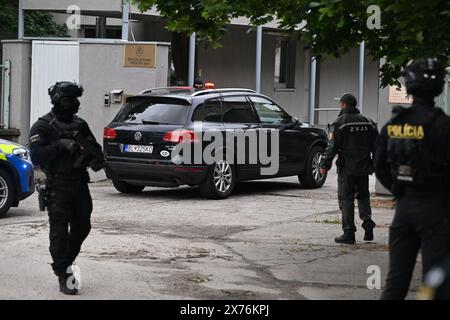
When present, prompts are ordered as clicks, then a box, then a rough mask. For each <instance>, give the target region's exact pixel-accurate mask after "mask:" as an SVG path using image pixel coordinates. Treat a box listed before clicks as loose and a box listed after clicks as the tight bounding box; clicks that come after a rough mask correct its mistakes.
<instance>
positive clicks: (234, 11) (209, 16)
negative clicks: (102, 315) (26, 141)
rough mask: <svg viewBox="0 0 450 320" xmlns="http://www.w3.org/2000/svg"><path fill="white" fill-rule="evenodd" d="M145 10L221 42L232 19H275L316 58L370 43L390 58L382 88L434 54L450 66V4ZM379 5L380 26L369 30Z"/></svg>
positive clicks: (194, 2) (363, 1) (252, 1)
mask: <svg viewBox="0 0 450 320" xmlns="http://www.w3.org/2000/svg"><path fill="white" fill-rule="evenodd" d="M133 1H134V2H135V3H136V4H137V5H138V6H139V8H140V9H141V10H142V11H145V10H148V9H149V8H151V7H152V6H156V7H157V9H158V10H159V11H160V13H161V14H162V15H163V16H164V17H166V18H167V19H168V29H169V30H172V31H178V32H184V33H187V34H191V33H192V32H197V34H198V35H199V36H200V37H201V38H203V39H207V40H209V41H211V42H212V43H218V41H219V40H220V38H221V37H222V35H223V33H224V32H225V31H224V30H225V27H226V25H227V24H228V23H229V22H230V20H231V19H232V18H235V17H239V16H242V17H248V18H250V20H251V21H252V23H253V24H254V25H259V24H262V23H265V22H268V21H271V20H273V19H276V20H277V21H279V24H280V29H282V30H284V31H285V32H286V33H288V34H290V35H292V36H293V37H296V38H299V39H302V40H304V41H305V42H306V44H307V46H308V47H309V48H310V49H311V50H312V52H313V53H314V54H315V55H321V56H324V57H326V56H334V57H339V56H342V55H343V54H345V53H347V52H348V51H349V50H351V49H352V48H355V47H357V46H358V45H359V43H360V42H361V41H365V44H366V48H367V49H369V53H370V55H371V57H372V58H373V59H374V60H378V59H381V58H384V59H386V63H385V64H384V65H383V67H382V69H381V80H382V81H381V84H382V85H383V86H386V85H388V84H393V83H396V81H397V80H396V79H398V78H399V76H400V71H401V66H403V65H404V64H405V63H406V62H407V61H409V60H410V59H413V58H418V57H424V56H433V57H438V58H439V59H440V60H442V61H443V62H444V63H445V64H447V65H448V64H449V63H450V32H449V30H450V1H448V0H414V1H411V0H396V1H392V0H322V1H309V0H264V1H260V0H133ZM373 5H375V6H377V7H375V8H379V9H380V13H381V16H380V18H381V25H380V28H369V27H368V24H367V22H368V19H371V18H372V17H373V16H372V15H373V12H368V8H369V6H373Z"/></svg>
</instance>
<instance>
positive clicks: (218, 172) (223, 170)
mask: <svg viewBox="0 0 450 320" xmlns="http://www.w3.org/2000/svg"><path fill="white" fill-rule="evenodd" d="M232 182H233V172H232V171H231V165H230V164H229V163H228V162H227V161H225V160H221V161H219V162H217V163H216V165H215V168H214V185H215V186H216V188H217V190H218V191H220V192H222V193H225V192H227V191H228V189H230V187H231V184H232Z"/></svg>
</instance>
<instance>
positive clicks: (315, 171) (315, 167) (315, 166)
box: [311, 152, 324, 183]
mask: <svg viewBox="0 0 450 320" xmlns="http://www.w3.org/2000/svg"><path fill="white" fill-rule="evenodd" d="M322 156H323V154H322V152H316V154H315V155H314V157H313V159H312V165H311V168H312V176H313V178H314V180H315V181H316V183H320V182H321V181H322V180H323V179H324V176H323V175H322V174H321V173H320V161H322Z"/></svg>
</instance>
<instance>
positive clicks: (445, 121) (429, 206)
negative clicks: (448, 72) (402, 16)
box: [375, 59, 450, 299]
mask: <svg viewBox="0 0 450 320" xmlns="http://www.w3.org/2000/svg"><path fill="white" fill-rule="evenodd" d="M403 76H404V78H405V86H406V90H407V92H408V94H410V95H412V96H413V103H412V105H411V107H409V108H403V107H395V108H394V110H393V116H392V119H391V120H390V121H389V122H388V123H387V124H386V125H385V126H384V127H383V129H382V131H381V134H380V139H379V142H378V145H377V150H376V158H375V169H376V175H377V178H378V179H379V180H380V182H381V183H382V184H383V186H384V187H386V188H387V189H389V190H390V191H391V192H392V193H393V194H394V196H395V198H396V200H397V207H396V211H395V216H394V220H393V222H392V226H391V228H390V233H389V259H390V263H389V274H388V276H387V279H386V287H385V289H384V291H383V294H382V296H381V298H382V299H404V298H405V297H406V295H407V293H408V288H409V283H410V280H411V277H412V274H413V270H414V265H415V262H416V258H417V254H418V252H419V250H421V252H422V269H423V275H425V274H426V273H427V272H428V271H429V270H430V268H431V267H433V266H434V265H436V264H438V263H440V262H441V261H440V260H442V259H443V257H444V256H445V254H446V252H448V242H449V236H450V224H449V209H448V201H449V192H450V189H449V164H450V118H449V117H448V116H446V115H445V114H444V112H443V111H442V110H441V109H439V108H436V107H434V97H436V96H437V95H439V94H440V93H441V92H442V90H443V86H444V79H445V69H444V67H443V66H442V64H441V63H440V62H438V61H437V60H436V59H418V60H415V61H412V62H410V63H409V64H408V65H407V66H406V67H405V68H404V74H403Z"/></svg>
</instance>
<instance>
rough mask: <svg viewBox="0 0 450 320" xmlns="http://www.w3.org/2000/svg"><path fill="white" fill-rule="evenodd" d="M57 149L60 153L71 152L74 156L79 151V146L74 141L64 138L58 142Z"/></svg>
mask: <svg viewBox="0 0 450 320" xmlns="http://www.w3.org/2000/svg"><path fill="white" fill-rule="evenodd" d="M56 147H57V148H58V150H59V151H64V150H66V151H69V153H70V154H74V153H75V151H77V144H76V142H75V140H73V139H66V138H62V139H59V140H57V141H56Z"/></svg>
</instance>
